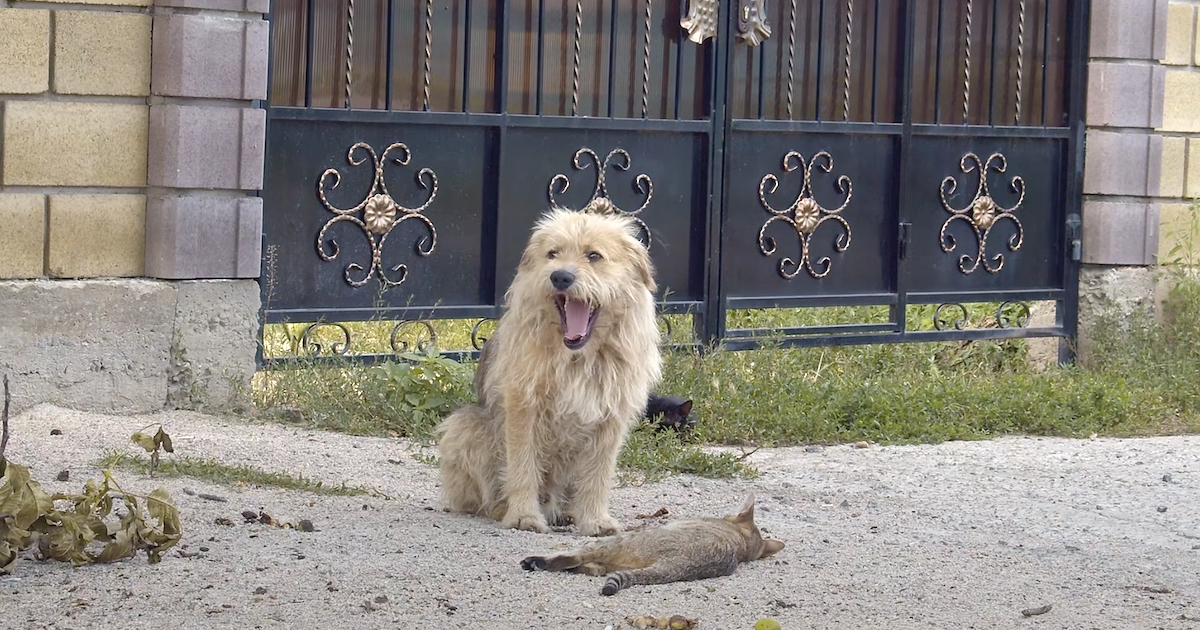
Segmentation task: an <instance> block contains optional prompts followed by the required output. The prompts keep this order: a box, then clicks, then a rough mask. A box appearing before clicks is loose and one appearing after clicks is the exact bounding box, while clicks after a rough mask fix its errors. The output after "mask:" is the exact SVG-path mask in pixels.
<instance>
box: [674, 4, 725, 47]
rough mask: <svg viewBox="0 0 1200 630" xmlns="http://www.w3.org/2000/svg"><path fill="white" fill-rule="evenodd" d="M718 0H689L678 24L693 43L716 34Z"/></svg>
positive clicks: (701, 41)
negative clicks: (686, 9)
mask: <svg viewBox="0 0 1200 630" xmlns="http://www.w3.org/2000/svg"><path fill="white" fill-rule="evenodd" d="M720 4H721V3H720V0H689V2H688V13H687V15H686V16H684V17H682V18H680V19H679V25H680V26H682V27H683V29H684V30H686V31H687V33H688V39H689V40H691V41H692V43H695V44H703V43H704V40H706V39H708V38H710V37H716V36H717V7H718V6H720Z"/></svg>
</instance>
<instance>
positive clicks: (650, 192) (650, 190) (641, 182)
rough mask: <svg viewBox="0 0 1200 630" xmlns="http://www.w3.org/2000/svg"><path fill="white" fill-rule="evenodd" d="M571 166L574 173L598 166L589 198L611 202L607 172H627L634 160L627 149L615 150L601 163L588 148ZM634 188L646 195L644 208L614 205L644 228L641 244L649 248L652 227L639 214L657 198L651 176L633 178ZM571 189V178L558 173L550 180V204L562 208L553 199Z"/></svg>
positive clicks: (583, 148) (581, 150)
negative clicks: (606, 177) (610, 168)
mask: <svg viewBox="0 0 1200 630" xmlns="http://www.w3.org/2000/svg"><path fill="white" fill-rule="evenodd" d="M584 156H587V157H588V158H590V160H588V161H583V159H582V158H583V157H584ZM613 158H620V160H619V161H615V162H614V161H613ZM571 163H572V164H573V165H574V166H575V170H577V171H582V170H585V169H587V168H589V167H590V166H591V165H592V164H595V165H596V187H595V188H594V189H593V190H592V196H591V197H590V198H589V199H588V201H591V200H593V199H598V198H600V197H604V198H605V199H608V200H610V201H611V200H612V198H611V197H609V196H608V182H607V180H606V179H605V171H607V170H608V168H609V167H610V166H611V167H613V168H615V169H617V170H619V171H628V170H629V167H630V165H631V164H632V160H631V159H630V157H629V152H628V151H626V150H625V149H620V148H617V149H613V150H612V151H609V152H608V155H606V156H605V157H604V160H603V161H601V160H600V156H599V154H597V153H596V152H595V151H593V150H592V149H590V148H588V147H582V148H580V149H579V150H578V151H576V152H575V156H574V157H572V158H571ZM632 185H633V189H634V190H635V191H637V192H638V193H641V194H643V195H645V196H646V200H645V201H643V202H642V205H640V206H638V209H637V210H621V209H620V208H619V207H617V205H616V204H615V203H614V204H613V208H616V209H617V210H619V211H621V212H623V213H624V214H626V215H628V216H629V217H630V218H632V219H633V220H634V222H635V223H637V225H638V228H640V229H641V234H642V236H641V241H642V244H643V245H645V246H646V248H647V249H648V248H649V247H650V242H651V236H650V228H649V227H647V225H646V222H645V221H642V219H641V217H639V216H637V215H639V214H641V212H642V210H645V209H646V208H647V207H649V206H650V200H651V199H652V198H653V197H654V182H652V181H650V176H649V175H647V174H645V173H642V174H640V175H638V176H637V177H635V178H634V179H633V182H632ZM570 187H571V182H570V178H568V177H567V176H566V175H564V174H563V173H558V174H556V175H555V176H554V177H551V178H550V188H549V193H550V205H552V206H559V205H561V204H559V203H558V200H557V199H555V198H554V197H555V195H561V194H563V193H565V192H567V189H568V188H570ZM556 189H557V190H556Z"/></svg>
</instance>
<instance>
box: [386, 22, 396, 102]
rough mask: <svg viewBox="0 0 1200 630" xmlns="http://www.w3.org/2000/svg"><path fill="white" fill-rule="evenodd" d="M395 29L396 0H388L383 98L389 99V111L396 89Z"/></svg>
mask: <svg viewBox="0 0 1200 630" xmlns="http://www.w3.org/2000/svg"><path fill="white" fill-rule="evenodd" d="M395 30H396V0H387V44H386V48H387V52H386V54H387V61H386V62H385V63H384V66H385V67H386V68H387V77H386V78H385V79H384V80H383V98H384V100H385V101H387V105H386V106H385V107H384V109H386V110H388V111H391V109H392V96H393V94H394V92H393V90H395V86H394V85H393V83H394V81H393V78H392V74H393V73H394V72H395V70H394V67H395V66H394V65H393V64H394V63H395V62H394V61H393V60H392V57H393V56H394V55H395V53H396V34H395Z"/></svg>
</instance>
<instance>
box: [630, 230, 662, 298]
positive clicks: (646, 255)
mask: <svg viewBox="0 0 1200 630" xmlns="http://www.w3.org/2000/svg"><path fill="white" fill-rule="evenodd" d="M630 247H631V249H630V251H629V257H630V258H631V259H632V260H633V267H634V269H636V270H637V274H638V278H639V279H640V280H641V281H642V284H644V285H646V290H648V291H650V292H651V293H654V292H655V291H658V285H657V284H655V283H654V263H652V262H650V252H649V251H647V250H646V248H645V247H644V246H643V245H642V244H641V242H639V241H635V242H634V243H633V244H632V245H630Z"/></svg>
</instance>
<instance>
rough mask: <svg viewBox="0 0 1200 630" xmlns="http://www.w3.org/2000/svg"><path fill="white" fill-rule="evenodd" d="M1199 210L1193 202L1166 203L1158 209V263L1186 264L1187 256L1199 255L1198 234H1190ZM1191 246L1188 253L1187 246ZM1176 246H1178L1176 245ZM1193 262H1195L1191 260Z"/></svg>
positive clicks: (1199, 236)
mask: <svg viewBox="0 0 1200 630" xmlns="http://www.w3.org/2000/svg"><path fill="white" fill-rule="evenodd" d="M1196 212H1200V209H1198V208H1197V206H1196V205H1195V204H1188V203H1168V204H1163V205H1162V206H1161V207H1160V210H1159V227H1158V234H1159V236H1158V263H1159V264H1160V265H1171V264H1177V263H1181V262H1182V263H1184V264H1187V263H1188V262H1189V261H1188V260H1187V258H1189V257H1194V256H1197V255H1200V242H1197V238H1200V234H1192V233H1191V232H1192V227H1193V223H1194V222H1193V219H1194V218H1195V214H1194V213H1196ZM1189 245H1190V247H1191V252H1192V253H1190V254H1189V253H1188V251H1187V248H1188V247H1189ZM1176 246H1178V248H1177V247H1176ZM1192 264H1195V262H1192Z"/></svg>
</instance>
